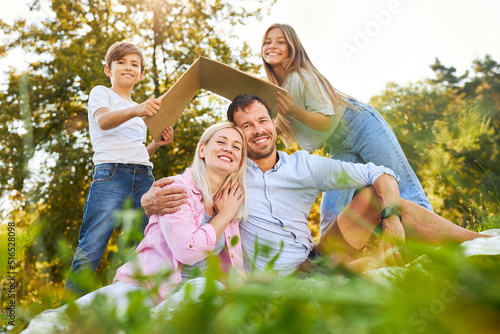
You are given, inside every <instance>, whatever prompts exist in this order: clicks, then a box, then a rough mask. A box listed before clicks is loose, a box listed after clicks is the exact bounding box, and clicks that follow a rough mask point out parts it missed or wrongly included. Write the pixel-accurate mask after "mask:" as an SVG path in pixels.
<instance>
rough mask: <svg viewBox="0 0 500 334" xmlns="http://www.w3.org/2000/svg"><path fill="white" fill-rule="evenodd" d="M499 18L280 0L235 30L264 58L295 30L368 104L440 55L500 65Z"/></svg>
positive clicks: (470, 6) (433, 8)
mask: <svg viewBox="0 0 500 334" xmlns="http://www.w3.org/2000/svg"><path fill="white" fill-rule="evenodd" d="M26 2H27V1H26V0H17V1H15V2H10V3H9V5H8V6H5V7H4V8H2V11H1V12H0V18H1V19H4V20H6V21H7V22H11V21H12V19H13V18H15V17H19V16H21V17H23V16H26V15H27V6H26ZM498 13H500V1H498V0H475V1H470V0H307V1H304V0H277V2H276V4H275V6H274V7H273V9H272V10H271V13H270V16H269V17H264V19H263V20H262V21H261V22H253V23H252V24H251V25H250V26H246V27H242V28H241V29H239V30H238V33H239V34H240V35H241V40H247V41H249V43H250V46H251V47H252V50H253V52H254V53H255V54H259V52H260V46H261V40H262V34H263V33H264V31H265V29H266V28H267V27H268V26H269V25H270V24H271V23H274V22H279V23H288V24H290V25H292V26H293V27H294V28H295V30H296V31H297V33H298V35H299V38H300V39H301V41H302V43H303V45H304V47H305V49H306V51H307V53H308V54H309V57H310V58H311V60H312V62H313V63H314V64H315V66H316V67H317V68H318V69H319V70H320V72H322V73H323V74H324V75H325V76H326V77H327V78H328V79H329V81H330V82H331V83H332V85H333V86H334V87H336V88H337V89H339V90H341V91H343V92H344V93H346V94H349V95H351V96H353V97H356V98H358V99H360V100H362V101H368V100H369V99H370V97H372V96H373V95H376V94H378V93H380V92H381V91H382V90H383V89H384V87H385V86H386V84H387V83H388V82H396V83H399V84H401V85H405V84H407V83H409V82H415V81H418V80H423V79H425V78H429V77H432V76H433V72H432V70H431V69H430V68H429V66H430V65H431V64H433V63H434V61H435V58H436V57H437V58H439V60H440V61H441V63H442V64H443V65H445V66H454V67H455V68H457V71H458V74H462V73H463V72H464V71H465V70H467V69H471V65H472V61H473V60H474V59H476V58H481V59H482V58H484V56H485V55H486V54H489V55H491V56H492V57H493V59H495V60H496V61H500V34H499V33H498V32H500V20H499V19H498ZM9 65H11V66H15V67H16V68H20V69H22V68H23V67H26V60H23V55H22V53H21V52H17V53H15V54H14V55H13V56H11V57H9V58H8V59H4V60H0V70H1V71H3V70H4V69H6V68H7V66H9ZM261 75H264V74H263V73H261Z"/></svg>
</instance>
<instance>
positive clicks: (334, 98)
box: [261, 23, 350, 146]
mask: <svg viewBox="0 0 500 334" xmlns="http://www.w3.org/2000/svg"><path fill="white" fill-rule="evenodd" d="M275 28H279V29H281V31H283V34H284V35H285V38H286V42H287V44H288V48H289V52H288V58H287V59H285V60H284V61H283V63H282V66H283V69H284V70H285V73H286V74H288V73H292V72H297V73H298V74H299V76H300V78H301V79H302V81H303V82H304V83H305V84H306V87H307V89H308V90H309V92H311V94H312V96H313V97H314V98H315V99H317V100H318V101H322V102H326V103H328V104H330V105H332V103H333V105H332V107H333V110H334V111H335V115H336V116H337V117H338V118H339V120H340V115H339V112H338V110H337V107H338V106H339V105H341V106H345V107H347V106H350V103H349V102H348V101H347V99H345V97H348V95H346V94H344V93H342V92H340V91H339V90H337V89H335V88H334V87H333V86H332V85H331V84H330V82H329V81H328V79H327V78H325V76H323V75H322V74H321V73H320V72H319V71H318V70H317V69H316V67H315V66H314V65H313V63H312V62H311V60H310V59H309V56H308V55H307V52H306V50H305V49H304V47H303V46H302V43H301V42H300V39H299V37H298V36H297V33H296V32H295V30H294V29H293V28H292V27H291V26H290V25H288V24H282V23H274V24H272V25H271V26H270V27H269V28H267V30H266V32H265V33H264V37H263V39H262V46H264V42H265V40H266V36H267V34H268V33H269V31H270V30H271V29H275ZM261 49H262V47H261ZM262 62H263V63H264V69H265V70H266V75H267V80H268V81H270V82H272V83H274V84H276V85H279V83H278V80H277V79H276V76H275V74H274V72H273V68H272V67H271V65H269V64H268V63H267V62H266V61H265V60H264V55H263V54H262ZM302 71H305V72H307V73H309V74H310V75H311V76H312V77H313V78H314V79H315V81H316V85H317V86H318V88H320V89H319V91H320V92H321V97H318V96H315V95H314V93H313V92H312V90H311V87H309V85H308V83H307V81H306V80H305V79H304V76H303V75H302ZM318 80H319V82H318ZM320 82H321V83H322V84H323V85H324V86H325V88H326V91H327V93H328V96H329V98H327V97H326V96H324V94H323V90H322V89H321V85H320ZM276 125H277V127H278V131H279V134H280V136H281V139H282V140H283V142H284V143H285V144H286V145H287V146H288V145H290V144H291V143H293V142H294V141H295V137H294V136H293V132H292V128H291V125H290V122H289V120H288V118H287V117H286V116H283V115H281V114H278V116H277V117H276Z"/></svg>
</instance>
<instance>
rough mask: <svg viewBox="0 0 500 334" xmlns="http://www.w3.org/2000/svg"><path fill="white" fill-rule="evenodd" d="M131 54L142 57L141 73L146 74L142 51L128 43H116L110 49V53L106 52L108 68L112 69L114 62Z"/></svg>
mask: <svg viewBox="0 0 500 334" xmlns="http://www.w3.org/2000/svg"><path fill="white" fill-rule="evenodd" d="M131 53H134V54H136V55H138V56H139V57H141V72H144V56H143V54H142V51H141V49H139V48H138V47H137V46H135V45H134V44H132V43H128V42H116V43H115V44H113V45H111V46H110V47H109V49H108V52H106V58H104V60H105V61H106V66H107V67H109V68H111V63H112V62H114V61H117V60H120V59H122V58H123V57H125V56H126V55H128V54H131Z"/></svg>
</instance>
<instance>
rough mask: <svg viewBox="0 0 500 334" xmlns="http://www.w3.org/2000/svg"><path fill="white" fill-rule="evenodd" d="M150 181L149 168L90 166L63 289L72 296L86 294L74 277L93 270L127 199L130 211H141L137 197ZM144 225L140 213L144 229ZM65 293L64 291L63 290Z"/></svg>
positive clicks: (152, 178) (149, 186)
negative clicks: (74, 248)
mask: <svg viewBox="0 0 500 334" xmlns="http://www.w3.org/2000/svg"><path fill="white" fill-rule="evenodd" d="M153 182H154V177H153V174H152V172H151V167H149V166H145V165H137V164H121V163H103V164H98V165H96V166H95V167H94V176H93V180H92V183H91V184H90V188H89V191H88V194H87V200H86V202H85V207H84V209H83V220H82V226H81V228H80V235H79V237H78V247H77V249H76V252H75V255H74V258H73V262H72V264H71V269H70V271H69V275H68V279H67V280H66V286H65V290H71V291H72V293H75V294H83V293H86V292H88V291H86V290H85V289H82V288H80V287H79V284H78V283H77V281H76V280H75V274H77V273H78V272H80V271H81V270H83V269H90V270H92V271H95V270H96V269H97V266H98V265H99V262H100V261H101V257H102V255H103V253H104V250H105V249H106V246H107V244H108V241H109V239H110V237H111V234H112V233H113V231H114V230H115V228H116V226H117V221H116V214H117V213H118V212H119V211H120V210H122V209H123V207H124V204H125V201H126V200H127V199H131V200H132V208H134V209H140V210H142V208H141V197H142V195H143V194H144V193H146V192H147V191H148V190H149V189H150V188H151V185H152V184H153ZM147 222H148V219H147V217H146V215H145V214H144V216H143V220H142V226H140V227H139V228H140V229H141V230H144V228H145V227H146V225H147ZM65 292H67V291H65Z"/></svg>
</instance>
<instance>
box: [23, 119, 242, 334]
mask: <svg viewBox="0 0 500 334" xmlns="http://www.w3.org/2000/svg"><path fill="white" fill-rule="evenodd" d="M245 161H246V144H245V140H244V137H243V134H242V132H241V130H240V129H238V128H236V127H235V126H234V125H233V124H231V123H220V124H215V125H213V126H211V127H209V128H208V129H207V130H206V131H205V132H204V133H203V135H202V136H201V139H200V141H199V143H198V146H197V148H196V154H195V157H194V161H193V163H192V165H191V166H190V167H189V168H188V169H186V171H185V172H184V173H183V174H182V175H177V176H175V177H174V179H175V180H174V183H173V184H174V185H175V186H178V187H183V188H185V189H186V192H187V194H188V198H187V200H186V203H185V204H184V205H182V206H181V208H180V210H179V211H177V212H175V213H172V214H168V215H163V216H157V215H153V216H151V218H150V220H149V224H148V226H147V227H146V230H145V233H144V234H145V236H144V239H143V240H142V241H141V243H140V244H139V246H138V247H137V249H136V252H137V258H136V260H134V261H131V262H127V263H126V264H124V265H123V266H122V267H120V268H119V269H118V270H117V273H116V276H115V278H114V282H113V284H111V285H109V286H106V287H103V288H101V289H98V290H96V291H94V292H92V293H90V294H88V295H86V296H84V297H82V298H80V299H78V300H77V301H76V302H75V303H76V304H77V305H80V306H84V305H89V304H90V303H91V302H92V300H93V299H94V298H95V297H96V296H97V295H98V294H104V295H106V296H108V297H109V298H112V299H114V300H116V304H117V306H118V307H119V308H120V309H121V310H122V311H123V310H126V308H127V306H128V303H127V301H128V300H127V297H126V296H127V294H128V293H129V292H131V291H134V290H140V289H147V290H151V291H157V292H152V297H153V298H154V299H155V301H156V303H158V302H162V301H164V302H163V303H161V304H160V305H158V306H157V307H156V308H155V309H154V310H153V311H154V312H161V310H162V309H163V310H165V309H167V310H168V309H170V308H171V307H172V305H171V304H172V303H173V302H174V301H176V302H177V301H179V300H180V301H182V300H183V298H179V296H177V295H178V294H181V295H182V294H183V293H184V291H183V290H181V291H179V292H178V293H177V294H174V295H173V296H171V297H169V295H171V294H172V292H174V289H175V288H176V287H177V286H178V285H179V283H181V281H182V280H183V279H184V280H186V279H187V278H188V277H189V276H190V271H191V269H192V268H193V267H194V266H196V267H201V268H203V267H204V264H205V263H204V261H205V260H206V257H207V256H208V253H209V252H214V253H216V254H218V256H219V258H220V259H221V261H222V263H223V264H224V266H223V267H224V268H229V267H230V266H231V265H232V266H233V267H234V268H235V269H236V270H237V272H238V273H240V274H242V273H243V255H242V250H241V243H240V241H239V240H240V238H239V221H240V220H241V219H244V218H245V217H246V215H247V208H246V202H245V193H246V189H245V171H246V163H245ZM233 238H236V239H233ZM235 241H236V242H235ZM224 245H227V249H223V247H224ZM167 272H170V273H171V274H170V275H166V279H164V280H163V281H162V282H161V283H160V284H159V286H156V284H154V278H155V277H154V276H155V275H156V276H160V275H162V274H164V273H167ZM137 277H146V280H143V279H141V280H138V279H137ZM148 278H150V279H148ZM186 284H190V285H192V286H193V287H194V291H195V294H196V295H199V294H200V293H201V292H202V291H203V287H204V281H203V279H195V280H191V281H188V282H187V283H186ZM156 287H157V288H158V289H154V288H156ZM219 287H220V284H219ZM167 297H169V298H168V299H166V298H167ZM169 301H172V303H169ZM152 304H153V303H152ZM153 305H154V304H153ZM65 309H66V306H63V307H61V308H59V309H56V310H48V311H45V312H43V313H42V314H40V315H39V316H37V317H36V318H34V319H33V320H32V321H31V323H30V325H29V327H28V328H27V329H26V330H25V332H24V333H29V332H33V333H35V332H36V333H41V332H42V331H43V330H44V329H46V330H54V326H57V327H63V328H67V327H66V326H69V322H68V321H67V319H66V321H64V320H65V319H61V315H64V314H65V312H64V310H65ZM61 320H63V321H61Z"/></svg>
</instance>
